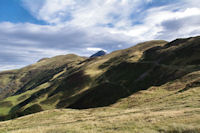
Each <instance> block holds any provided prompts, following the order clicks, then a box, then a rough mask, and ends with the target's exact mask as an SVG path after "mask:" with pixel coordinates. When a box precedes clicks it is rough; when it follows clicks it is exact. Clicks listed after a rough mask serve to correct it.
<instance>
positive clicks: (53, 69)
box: [0, 37, 200, 132]
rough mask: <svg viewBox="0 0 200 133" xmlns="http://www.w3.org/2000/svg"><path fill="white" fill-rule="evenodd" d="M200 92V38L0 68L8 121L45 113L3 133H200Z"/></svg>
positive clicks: (0, 110) (0, 112) (0, 108)
mask: <svg viewBox="0 0 200 133" xmlns="http://www.w3.org/2000/svg"><path fill="white" fill-rule="evenodd" d="M199 92H200V37H192V38H187V39H177V40H174V41H172V42H169V43H168V42H166V41H162V40H159V41H149V42H144V43H140V44H138V45H136V46H133V47H131V48H128V49H124V50H119V51H115V52H112V53H110V54H107V55H104V56H101V57H96V58H85V57H79V56H76V55H63V56H57V57H53V58H47V59H42V60H40V61H39V62H37V63H36V64H33V65H30V66H27V67H25V68H22V69H19V70H13V71H6V72H1V73H0V99H2V100H1V101H0V119H1V120H8V119H12V118H16V117H20V116H24V115H28V114H32V113H36V112H40V111H44V112H41V113H38V114H33V115H29V116H25V117H23V118H19V119H16V120H11V121H8V122H2V123H0V132H1V131H2V132H6V131H12V130H13V131H15V130H17V131H18V132H64V131H65V132H66V131H69V132H80V131H81V132H82V131H83V132H104V131H106V132H116V131H118V132H138V131H140V132H179V131H180V132H189V131H191V132H192V131H193V132H199V131H200V129H199V125H200V93H199ZM99 107H101V108H99ZM64 108H68V109H66V110H64ZM54 109H60V110H54ZM73 109H83V110H73ZM45 110H46V111H45ZM107 118H109V119H107ZM30 119H31V120H32V121H30ZM24 123H27V124H24ZM11 124H12V126H9V128H7V126H8V125H11ZM49 125H51V126H49ZM64 125H65V126H64ZM77 126H78V127H79V128H76V129H73V127H77ZM32 127H33V128H32ZM36 127H37V128H36Z"/></svg>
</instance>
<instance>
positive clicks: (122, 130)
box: [0, 72, 200, 133]
mask: <svg viewBox="0 0 200 133" xmlns="http://www.w3.org/2000/svg"><path fill="white" fill-rule="evenodd" d="M199 74H200V72H195V73H192V74H189V75H187V76H185V77H183V78H182V79H180V81H178V80H176V81H174V82H170V83H169V84H165V85H163V86H160V87H155V86H154V87H151V88H149V89H147V90H143V91H139V92H137V93H135V94H133V95H131V96H129V97H127V98H123V99H121V100H119V101H118V102H117V103H115V104H113V105H112V106H110V107H102V108H93V109H87V110H71V109H59V110H58V109H57V110H48V111H44V112H41V113H36V114H32V115H28V116H25V117H22V118H18V119H15V120H10V121H6V122H0V132H2V133H4V132H9V133H36V132H41V133H56V132H58V133H80V132H82V133H94V132H95V133H105V132H109V133H138V132H142V133H199V132H200V127H199V125H200V102H199V100H200V87H195V86H193V87H190V88H189V89H188V90H185V89H184V90H183V89H182V88H183V87H184V86H185V85H186V84H188V83H189V82H188V79H191V76H192V77H193V78H194V79H195V77H197V75H199ZM199 76H200V75H199ZM185 81H186V83H184V82H185ZM182 83H184V84H183V85H182ZM189 84H191V83H189ZM191 85H192V84H191ZM179 86H182V87H180V88H179ZM186 86H189V85H186ZM177 88H178V89H177Z"/></svg>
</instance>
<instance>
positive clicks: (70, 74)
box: [0, 41, 166, 119]
mask: <svg viewBox="0 0 200 133" xmlns="http://www.w3.org/2000/svg"><path fill="white" fill-rule="evenodd" d="M164 44H166V42H165V41H150V42H145V43H142V44H139V45H137V46H134V47H132V48H129V49H125V50H120V51H115V52H113V53H111V54H109V55H106V56H104V57H99V58H95V59H92V60H88V59H86V60H85V61H84V58H81V57H77V56H75V55H67V56H57V57H54V58H52V59H45V60H42V61H40V62H38V63H36V64H33V65H30V66H28V67H25V68H23V69H20V70H18V73H17V76H18V78H15V79H16V80H17V81H18V82H19V81H21V80H22V79H23V80H22V81H23V82H22V83H21V82H19V83H21V84H22V85H21V86H22V87H21V89H18V90H17V91H16V95H15V96H13V97H8V98H6V99H4V100H3V101H1V102H0V104H2V105H4V106H0V115H7V114H14V115H13V116H8V117H6V118H5V119H9V118H12V117H17V116H20V115H24V114H21V113H20V114H17V115H16V113H15V112H16V111H17V112H23V113H24V110H26V109H27V108H29V107H31V108H32V106H34V105H39V106H41V107H42V110H46V109H54V108H63V107H67V106H69V105H70V104H71V103H73V102H74V101H76V100H77V99H79V98H80V97H82V96H83V95H84V94H85V92H86V93H87V90H92V89H93V88H94V87H95V86H98V85H99V84H100V85H101V84H102V83H101V82H100V83H98V82H99V81H98V78H99V77H100V76H101V75H102V74H104V73H105V72H106V71H108V70H109V69H110V67H111V66H113V65H117V64H119V63H120V62H123V61H130V62H137V61H138V60H139V59H140V58H141V56H142V53H143V51H144V50H146V49H148V48H151V47H154V46H163V45H164ZM100 67H101V68H100ZM57 69H58V71H57ZM52 70H55V71H52ZM43 79H45V81H44V82H41V81H43ZM46 79H47V80H46ZM16 80H15V82H16ZM77 81H78V83H77ZM14 90H15V89H14ZM119 98H120V97H116V98H115V99H114V100H117V99H119ZM5 103H10V105H9V106H7V105H5ZM109 104H110V103H109ZM39 111H40V110H39ZM30 113H34V112H30ZM25 114H27V113H25ZM3 119H4V118H3Z"/></svg>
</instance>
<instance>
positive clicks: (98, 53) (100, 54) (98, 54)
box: [90, 50, 106, 58]
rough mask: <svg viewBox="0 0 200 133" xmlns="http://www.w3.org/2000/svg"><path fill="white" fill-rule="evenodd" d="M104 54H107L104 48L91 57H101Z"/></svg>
mask: <svg viewBox="0 0 200 133" xmlns="http://www.w3.org/2000/svg"><path fill="white" fill-rule="evenodd" d="M104 55H106V52H105V51H103V50H100V51H98V52H97V53H95V54H93V55H91V56H90V58H93V57H99V56H104Z"/></svg>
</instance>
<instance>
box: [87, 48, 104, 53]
mask: <svg viewBox="0 0 200 133" xmlns="http://www.w3.org/2000/svg"><path fill="white" fill-rule="evenodd" d="M86 49H87V50H88V51H91V52H97V51H100V50H103V51H105V52H107V50H105V49H102V48H86Z"/></svg>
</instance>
